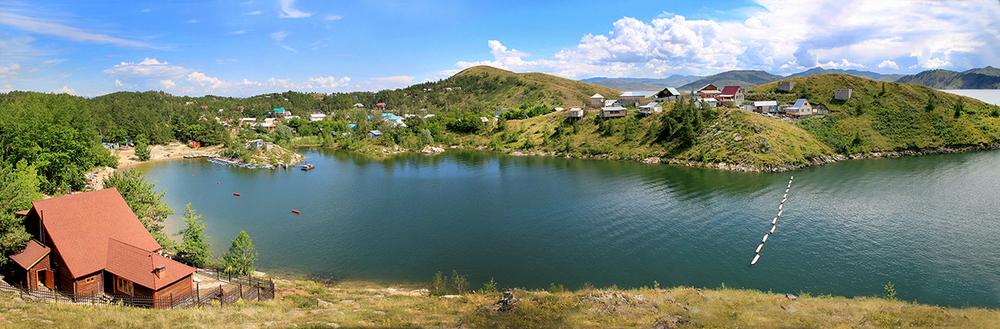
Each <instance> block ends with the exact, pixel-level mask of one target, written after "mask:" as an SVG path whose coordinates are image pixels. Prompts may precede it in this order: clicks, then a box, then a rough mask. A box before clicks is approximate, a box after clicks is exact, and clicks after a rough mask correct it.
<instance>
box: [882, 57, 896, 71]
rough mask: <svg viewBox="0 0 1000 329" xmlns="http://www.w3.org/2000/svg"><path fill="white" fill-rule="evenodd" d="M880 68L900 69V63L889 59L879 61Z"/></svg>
mask: <svg viewBox="0 0 1000 329" xmlns="http://www.w3.org/2000/svg"><path fill="white" fill-rule="evenodd" d="M878 68H880V69H891V70H898V69H899V64H896V62H893V61H890V60H888V59H887V60H884V61H882V62H881V63H878Z"/></svg>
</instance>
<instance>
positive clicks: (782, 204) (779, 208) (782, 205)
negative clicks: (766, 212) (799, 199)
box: [778, 202, 785, 211]
mask: <svg viewBox="0 0 1000 329" xmlns="http://www.w3.org/2000/svg"><path fill="white" fill-rule="evenodd" d="M784 206H785V203H784V202H782V203H781V204H779V205H778V211H781V207H784Z"/></svg>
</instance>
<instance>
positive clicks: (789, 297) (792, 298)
mask: <svg viewBox="0 0 1000 329" xmlns="http://www.w3.org/2000/svg"><path fill="white" fill-rule="evenodd" d="M785 298H788V299H791V300H796V299H799V298H798V297H795V295H792V294H785Z"/></svg>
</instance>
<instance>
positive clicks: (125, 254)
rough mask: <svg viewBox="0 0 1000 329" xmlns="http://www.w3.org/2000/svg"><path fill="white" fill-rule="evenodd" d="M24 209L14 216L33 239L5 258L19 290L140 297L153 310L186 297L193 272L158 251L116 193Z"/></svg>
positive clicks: (45, 202)
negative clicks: (15, 270) (13, 267)
mask: <svg viewBox="0 0 1000 329" xmlns="http://www.w3.org/2000/svg"><path fill="white" fill-rule="evenodd" d="M31 204H32V208H31V209H29V210H27V211H20V212H18V213H17V215H18V216H19V217H21V218H22V219H23V221H24V226H25V229H26V230H27V231H28V233H30V234H31V236H32V239H31V240H30V241H29V242H28V244H27V245H26V246H25V248H24V249H23V250H21V251H20V252H18V253H16V254H14V255H12V256H11V257H10V258H11V260H13V261H14V263H16V264H17V265H18V267H19V269H18V270H19V271H18V275H17V278H16V280H18V281H19V283H20V284H22V285H23V286H24V287H25V288H26V289H28V290H36V289H51V290H58V291H61V292H63V293H67V294H72V295H73V296H92V295H98V294H102V293H103V294H107V295H110V296H112V297H117V298H127V297H146V298H145V299H144V300H150V302H148V303H146V304H143V305H145V306H151V307H157V308H158V307H169V306H170V300H171V299H174V300H177V299H178V298H180V297H183V296H188V295H190V294H192V287H193V281H192V280H193V274H194V268H192V267H190V266H187V265H184V264H181V263H179V262H177V261H175V260H172V259H170V258H169V257H167V256H164V255H163V254H162V251H163V248H162V247H161V246H160V244H159V243H157V242H156V240H155V239H153V236H152V235H150V234H149V231H147V230H146V228H145V227H144V226H143V225H142V223H141V222H140V221H139V218H138V217H136V215H135V213H133V212H132V209H130V208H129V206H128V204H126V203H125V199H123V198H122V196H121V194H119V193H118V190H117V189H114V188H110V189H104V190H98V191H93V192H86V193H80V194H72V195H66V196H61V197H55V198H51V199H45V200H38V201H34V202H32V203H31ZM137 304H138V303H137Z"/></svg>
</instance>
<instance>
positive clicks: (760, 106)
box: [753, 101, 778, 113]
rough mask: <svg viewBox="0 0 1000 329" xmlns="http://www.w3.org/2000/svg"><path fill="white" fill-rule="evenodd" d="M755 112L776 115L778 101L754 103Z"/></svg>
mask: <svg viewBox="0 0 1000 329" xmlns="http://www.w3.org/2000/svg"><path fill="white" fill-rule="evenodd" d="M753 111H754V112H757V113H774V112H777V111H778V101H759V102H753Z"/></svg>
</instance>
